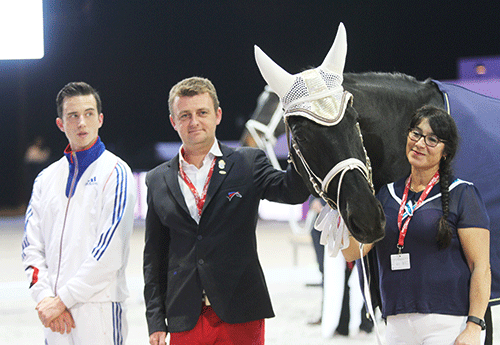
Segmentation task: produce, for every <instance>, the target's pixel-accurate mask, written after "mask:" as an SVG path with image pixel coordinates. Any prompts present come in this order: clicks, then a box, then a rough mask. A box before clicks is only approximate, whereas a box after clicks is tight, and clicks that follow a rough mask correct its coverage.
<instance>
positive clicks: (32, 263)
mask: <svg viewBox="0 0 500 345" xmlns="http://www.w3.org/2000/svg"><path fill="white" fill-rule="evenodd" d="M56 101H57V111H58V117H57V119H56V124H57V126H58V127H59V129H60V130H61V131H62V132H64V133H65V135H66V137H67V138H68V141H69V145H68V146H67V148H66V150H65V151H64V157H62V158H61V159H60V160H58V161H57V162H55V163H53V164H52V165H50V166H49V167H48V168H46V169H45V170H43V171H42V172H41V173H40V174H39V175H38V177H37V178H36V180H35V183H34V185H33V192H32V196H31V200H30V204H29V206H28V209H27V211H26V220H25V234H24V238H23V243H22V248H23V251H22V259H23V264H24V268H25V271H26V273H27V275H28V279H29V281H30V292H31V295H32V297H33V299H34V300H35V301H36V302H37V303H38V305H37V307H36V309H37V311H38V316H39V318H40V321H41V322H42V323H43V325H44V326H45V327H46V328H45V342H46V344H49V345H53V344H57V345H59V344H99V345H101V344H103V345H104V344H113V345H114V344H123V343H124V342H125V337H126V334H127V323H126V319H125V311H124V306H123V304H122V303H123V302H124V301H125V299H126V297H127V295H128V291H127V285H126V280H125V268H126V265H127V260H128V255H129V243H130V235H131V233H132V228H133V218H134V205H135V199H136V188H135V183H134V178H133V175H132V172H131V170H130V168H129V167H128V165H127V164H126V163H125V162H124V161H122V160H121V159H120V158H119V157H117V156H115V155H114V154H112V153H111V152H109V151H107V150H106V149H105V147H104V144H103V143H102V142H101V140H100V138H99V136H98V131H99V128H101V126H102V124H103V114H102V112H101V100H100V97H99V94H98V93H97V92H96V91H95V90H94V89H93V88H92V87H91V86H90V85H88V84H86V83H83V82H78V83H69V84H67V85H66V86H65V87H64V88H63V89H62V90H61V91H60V92H59V94H58V96H57V100H56Z"/></svg>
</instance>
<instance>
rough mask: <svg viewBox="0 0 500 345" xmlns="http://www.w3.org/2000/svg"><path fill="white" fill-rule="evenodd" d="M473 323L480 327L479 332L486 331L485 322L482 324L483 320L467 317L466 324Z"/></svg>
mask: <svg viewBox="0 0 500 345" xmlns="http://www.w3.org/2000/svg"><path fill="white" fill-rule="evenodd" d="M469 321H470V322H474V323H475V324H477V325H479V326H481V330H483V331H484V330H485V329H486V322H484V320H481V319H480V318H478V317H475V316H469V317H467V322H469Z"/></svg>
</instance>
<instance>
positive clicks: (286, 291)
mask: <svg viewBox="0 0 500 345" xmlns="http://www.w3.org/2000/svg"><path fill="white" fill-rule="evenodd" d="M22 234H23V218H22V217H4V218H0V264H1V267H2V274H1V275H0V345H19V344H43V330H42V325H41V323H40V321H39V320H38V317H37V313H36V311H35V310H34V308H35V303H34V302H33V301H32V300H31V298H30V296H29V294H28V283H27V281H26V277H25V274H24V271H23V268H22V264H21V238H22ZM257 235H258V246H259V254H260V258H261V263H262V266H263V268H264V271H265V274H266V279H267V283H268V286H269V290H270V293H271V298H272V301H273V306H274V311H275V313H276V317H275V318H273V319H269V320H266V344H267V345H290V344H301V345H308V344H311V345H313V344H314V345H332V344H335V345H347V344H349V345H367V344H376V343H377V342H376V339H375V336H374V335H368V336H366V335H365V336H361V335H355V336H352V337H344V336H334V337H333V338H329V339H324V338H322V336H321V327H320V326H311V325H308V321H311V320H315V319H317V318H318V317H319V316H320V313H321V301H322V291H321V290H322V289H321V288H319V287H311V286H307V285H308V284H311V283H312V284H314V283H318V282H319V281H320V279H321V278H320V274H319V271H318V269H317V265H316V262H315V256H314V251H313V248H312V245H311V244H310V243H309V242H308V241H309V237H308V236H307V235H305V236H302V237H297V235H293V234H292V232H291V230H290V228H289V226H288V223H286V222H276V221H260V222H259V227H258V230H257ZM143 237H144V228H143V224H142V222H137V223H136V225H135V227H134V233H133V236H132V242H131V255H130V260H129V265H128V268H127V280H128V284H129V290H130V298H129V299H128V300H127V309H128V311H127V318H128V323H129V334H128V341H127V344H129V345H141V344H144V345H147V344H148V343H149V342H148V335H147V328H146V321H145V317H144V301H143V298H142V288H143V286H142V285H143V279H142V249H143V243H144V239H143ZM292 242H296V243H299V245H297V246H296V255H295V257H294V246H293V244H292ZM493 313H494V320H495V325H494V328H495V330H497V331H500V307H494V308H493ZM380 327H381V333H383V331H384V329H383V325H380ZM496 338H498V339H496V341H495V342H494V343H495V344H499V345H500V336H497V337H496Z"/></svg>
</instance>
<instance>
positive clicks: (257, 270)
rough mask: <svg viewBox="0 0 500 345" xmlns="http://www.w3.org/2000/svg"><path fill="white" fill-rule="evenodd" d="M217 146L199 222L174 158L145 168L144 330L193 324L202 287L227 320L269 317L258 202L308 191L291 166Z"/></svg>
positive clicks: (301, 197) (295, 199) (287, 199)
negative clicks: (278, 165) (277, 166)
mask: <svg viewBox="0 0 500 345" xmlns="http://www.w3.org/2000/svg"><path fill="white" fill-rule="evenodd" d="M219 145H220V148H221V151H222V154H223V156H222V157H218V158H217V162H216V164H215V168H214V172H213V175H212V179H211V180H210V184H209V187H208V191H207V198H206V202H205V205H204V207H203V213H202V215H201V219H200V223H199V224H197V223H196V222H195V220H194V219H193V218H192V217H191V215H190V213H189V211H188V208H187V206H186V203H185V199H184V196H183V194H182V192H181V189H180V186H179V181H178V173H179V157H178V156H176V157H175V158H173V159H172V160H170V161H168V162H166V163H163V164H161V165H159V166H158V167H156V168H155V169H153V170H151V171H149V172H148V174H147V177H146V184H147V186H148V197H147V199H148V212H147V216H146V234H145V248H144V282H145V287H144V298H145V301H146V318H147V322H148V328H149V334H152V333H154V332H158V331H163V332H183V331H187V330H191V329H193V328H194V326H195V325H196V323H197V321H198V318H199V316H200V311H201V301H202V291H203V290H205V292H206V294H207V296H208V298H209V300H210V302H211V304H212V308H213V309H214V311H215V313H216V314H217V315H218V316H219V317H220V318H221V319H222V320H223V321H225V322H227V323H242V322H248V321H253V320H259V319H263V318H270V317H273V316H274V312H273V309H272V306H271V300H270V297H269V293H268V290H267V286H266V282H265V279H264V274H263V271H262V267H261V265H260V262H259V258H258V255H257V240H256V234H255V230H256V226H257V220H258V206H259V202H260V200H261V199H267V200H271V201H277V202H283V203H290V204H298V203H302V202H304V201H306V200H307V198H308V196H309V191H308V190H307V188H306V186H305V185H304V183H303V182H302V179H301V178H300V176H299V175H298V174H297V173H296V172H295V170H294V169H293V168H291V167H290V166H289V167H288V169H287V171H286V172H284V171H281V170H276V169H274V168H273V166H272V165H271V164H270V162H269V160H268V159H267V157H266V155H265V153H264V152H263V151H262V150H259V149H254V148H248V147H243V148H238V149H232V148H229V147H227V146H225V145H223V144H220V143H219ZM221 161H224V162H223V163H219V162H221ZM165 319H166V320H167V322H168V327H167V325H166V323H165Z"/></svg>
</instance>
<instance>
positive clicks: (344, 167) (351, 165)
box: [284, 96, 375, 212]
mask: <svg viewBox="0 0 500 345" xmlns="http://www.w3.org/2000/svg"><path fill="white" fill-rule="evenodd" d="M350 99H351V100H352V96H351V98H350ZM293 112H294V116H295V114H297V112H299V113H300V112H304V113H307V115H308V116H306V117H307V118H309V119H311V116H314V114H313V113H311V112H310V111H308V110H306V109H297V108H295V109H294V110H293ZM344 114H345V111H344V112H343V113H342V114H341V117H340V119H338V120H337V121H336V122H335V124H338V123H339V122H340V121H341V120H342V118H343V117H344ZM289 116H290V115H288V116H287V111H285V115H284V121H285V129H286V137H287V142H288V150H289V153H288V161H289V162H291V163H293V165H294V167H295V170H296V171H297V172H298V173H299V174H300V172H299V169H298V166H297V163H296V162H295V161H294V159H293V155H292V154H291V152H292V149H293V152H295V154H296V155H297V157H298V158H299V159H300V162H301V163H302V166H303V167H304V169H305V171H306V172H307V175H308V176H309V182H311V185H312V186H313V188H314V191H315V192H316V193H317V194H318V195H319V196H320V197H321V198H322V199H323V200H324V201H325V202H326V203H327V204H328V205H329V206H330V207H331V208H332V209H337V210H339V212H340V208H339V205H340V188H341V186H342V180H343V178H344V175H345V173H346V172H348V171H350V170H354V169H357V170H359V171H360V172H361V173H362V174H363V176H364V177H365V178H366V180H367V181H368V184H369V185H370V188H371V190H372V193H374V194H375V189H374V187H373V178H372V167H371V162H370V158H369V157H368V153H367V152H366V148H365V146H364V144H363V135H362V134H361V128H360V127H359V122H356V129H357V130H358V133H359V137H360V139H361V146H362V147H363V151H364V153H365V158H366V164H365V163H363V162H362V161H361V160H359V159H357V158H347V159H345V160H343V161H340V162H339V163H337V164H336V165H335V166H334V167H333V168H332V169H331V170H330V171H329V172H328V174H326V176H325V177H324V178H323V179H321V178H320V177H319V176H318V175H317V174H315V173H314V171H313V170H312V169H311V167H310V166H309V164H307V161H306V159H305V157H304V155H303V154H302V152H301V151H300V148H299V145H298V144H297V141H296V139H295V138H294V137H293V133H292V135H290V133H291V130H290V125H289V124H288V117H289ZM313 120H314V118H313ZM338 174H340V178H339V183H338V188H337V200H336V202H335V201H333V200H332V199H331V198H329V197H328V195H327V194H326V193H327V191H328V187H329V185H330V183H331V181H332V180H333V179H334V178H335V177H336V176H337V175H338Z"/></svg>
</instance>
